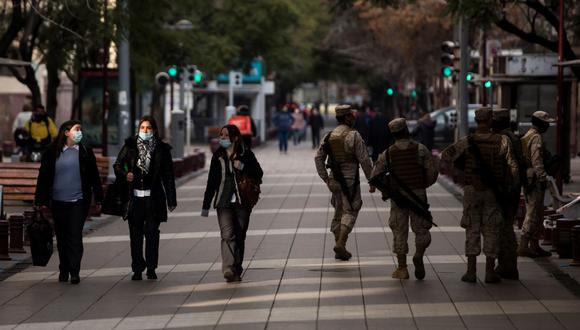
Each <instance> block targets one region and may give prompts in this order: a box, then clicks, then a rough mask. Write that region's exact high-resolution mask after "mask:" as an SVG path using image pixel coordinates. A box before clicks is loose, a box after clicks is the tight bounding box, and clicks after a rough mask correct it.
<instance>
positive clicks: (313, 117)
mask: <svg viewBox="0 0 580 330" xmlns="http://www.w3.org/2000/svg"><path fill="white" fill-rule="evenodd" d="M308 124H309V125H310V130H311V133H312V149H316V148H318V146H319V145H320V131H321V130H323V129H324V119H323V118H322V115H321V114H320V112H319V111H318V108H313V109H312V113H311V114H310V117H309V120H308Z"/></svg>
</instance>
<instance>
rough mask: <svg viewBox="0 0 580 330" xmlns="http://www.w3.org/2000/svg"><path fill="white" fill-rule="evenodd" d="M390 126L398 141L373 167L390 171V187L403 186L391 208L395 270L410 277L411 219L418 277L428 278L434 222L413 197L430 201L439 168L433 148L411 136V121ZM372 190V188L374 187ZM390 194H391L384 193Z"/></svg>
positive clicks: (402, 276)
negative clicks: (426, 261) (425, 260)
mask: <svg viewBox="0 0 580 330" xmlns="http://www.w3.org/2000/svg"><path fill="white" fill-rule="evenodd" d="M389 129H390V131H391V133H392V135H393V137H394V138H395V143H394V144H393V145H392V146H390V147H389V148H388V149H387V150H386V151H385V152H383V153H382V154H381V155H380V156H379V158H378V161H377V162H376V164H375V167H374V168H373V174H372V176H373V177H375V176H377V175H381V174H382V173H389V175H390V176H391V177H393V176H396V177H397V180H390V184H391V186H390V187H389V190H391V191H392V190H399V191H403V192H405V194H402V193H401V196H402V199H401V200H399V201H398V203H397V201H396V200H395V199H393V198H391V212H390V217H389V227H390V228H391V230H392V232H393V252H394V253H395V254H396V255H397V261H398V266H397V269H395V271H394V272H393V274H392V277H393V278H396V279H408V278H409V272H408V270H407V254H408V253H409V245H408V244H407V238H408V236H409V221H410V222H411V230H412V231H413V233H415V255H414V256H413V264H414V266H415V277H416V278H417V279H419V280H422V279H424V278H425V266H424V264H423V256H424V255H425V250H426V249H427V247H429V244H430V243H431V234H430V233H429V229H431V227H432V226H433V223H432V221H431V220H430V219H426V218H424V217H423V216H421V214H422V213H424V212H421V211H427V212H428V210H417V208H421V206H420V205H417V203H414V202H411V201H412V200H413V199H420V200H421V201H422V202H423V203H425V204H426V203H427V191H426V189H427V188H428V187H430V186H431V185H433V184H434V183H435V181H437V176H438V174H439V168H438V165H437V162H436V161H435V158H434V157H433V155H432V154H431V151H429V149H427V147H426V146H424V145H422V144H420V143H417V142H415V141H413V140H411V138H410V135H409V129H408V127H407V121H406V120H405V119H403V118H397V119H394V120H392V121H391V122H390V123H389ZM371 190H372V189H371ZM383 197H384V198H385V197H386V198H388V197H389V196H385V195H383Z"/></svg>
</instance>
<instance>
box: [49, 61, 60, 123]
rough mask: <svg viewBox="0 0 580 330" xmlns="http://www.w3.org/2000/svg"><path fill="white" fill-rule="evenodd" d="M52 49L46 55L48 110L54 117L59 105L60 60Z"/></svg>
mask: <svg viewBox="0 0 580 330" xmlns="http://www.w3.org/2000/svg"><path fill="white" fill-rule="evenodd" d="M53 54H54V53H53V52H51V51H50V50H49V51H48V54H47V56H46V71H47V86H46V112H48V115H49V116H51V117H52V118H56V109H57V107H58V87H59V86H60V77H59V71H58V60H57V59H56V58H54V56H53Z"/></svg>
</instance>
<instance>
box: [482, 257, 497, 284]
mask: <svg viewBox="0 0 580 330" xmlns="http://www.w3.org/2000/svg"><path fill="white" fill-rule="evenodd" d="M494 268H495V258H493V257H486V258H485V283H498V282H501V278H500V277H499V275H497V273H496V272H495V269H494Z"/></svg>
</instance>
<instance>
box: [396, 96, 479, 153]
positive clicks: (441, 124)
mask: <svg viewBox="0 0 580 330" xmlns="http://www.w3.org/2000/svg"><path fill="white" fill-rule="evenodd" d="M481 107H482V105H481V104H469V106H468V112H467V125H468V129H469V132H470V133H473V132H475V128H476V127H477V125H476V124H475V110H477V109H479V108H481ZM456 113H457V111H456V109H455V107H445V108H440V109H437V110H434V111H433V112H431V113H430V116H431V120H433V121H434V122H436V125H435V139H434V140H435V141H434V148H436V149H439V150H441V149H444V148H445V147H447V146H448V145H450V144H451V143H453V141H454V140H455V125H454V124H453V123H452V122H451V116H453V115H454V114H456ZM407 124H408V126H409V131H410V132H412V131H413V130H414V129H415V127H417V121H416V120H410V121H408V123H407Z"/></svg>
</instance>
